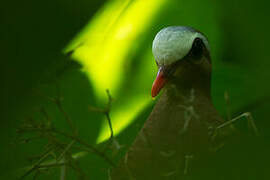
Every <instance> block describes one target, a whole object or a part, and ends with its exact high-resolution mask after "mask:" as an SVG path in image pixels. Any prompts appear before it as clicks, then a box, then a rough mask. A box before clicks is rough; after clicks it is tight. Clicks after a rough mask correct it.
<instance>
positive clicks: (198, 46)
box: [191, 38, 204, 59]
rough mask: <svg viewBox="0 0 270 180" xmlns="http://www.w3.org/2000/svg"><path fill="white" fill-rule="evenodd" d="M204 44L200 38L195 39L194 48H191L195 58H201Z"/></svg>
mask: <svg viewBox="0 0 270 180" xmlns="http://www.w3.org/2000/svg"><path fill="white" fill-rule="evenodd" d="M203 48H204V44H203V41H202V40H201V39H200V38H196V39H195V40H194V41H193V44H192V48H191V55H192V57H193V58H194V59H200V58H201V57H202V54H203Z"/></svg>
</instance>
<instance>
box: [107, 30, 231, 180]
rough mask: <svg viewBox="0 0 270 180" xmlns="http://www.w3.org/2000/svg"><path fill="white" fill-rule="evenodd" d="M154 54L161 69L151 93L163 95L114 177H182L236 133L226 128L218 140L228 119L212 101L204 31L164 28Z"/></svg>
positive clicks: (208, 59)
mask: <svg viewBox="0 0 270 180" xmlns="http://www.w3.org/2000/svg"><path fill="white" fill-rule="evenodd" d="M152 53H153V56H154V59H155V62H156V64H157V68H158V72H157V76H156V78H155V80H154V82H153V85H152V90H151V96H152V97H153V98H155V97H157V96H159V94H160V96H159V99H158V101H157V103H156V104H155V106H154V108H153V110H152V112H151V113H150V115H149V117H148V119H147V120H146V122H145V124H144V125H143V127H142V129H141V130H140V132H139V133H138V135H137V137H136V138H135V140H134V142H133V144H132V145H131V147H130V148H129V150H128V151H127V152H126V154H125V156H124V157H123V159H121V160H120V161H119V163H118V166H117V167H116V168H114V169H112V171H111V177H112V179H119V180H122V179H123V180H124V179H138V180H144V179H181V178H183V177H184V176H185V175H186V174H188V173H189V172H192V171H195V172H196V167H199V165H198V164H201V165H202V164H204V160H205V157H207V156H208V155H209V154H211V152H212V150H213V149H214V148H213V147H214V146H218V144H222V143H223V139H226V138H225V137H227V136H228V135H229V134H231V131H232V130H231V129H230V128H224V129H221V130H220V132H218V135H217V136H215V138H213V136H214V135H213V134H215V133H213V132H215V129H216V127H218V126H220V125H221V124H223V123H224V122H225V120H224V119H223V118H222V117H221V116H220V115H219V113H218V111H217V110H216V109H215V107H214V105H213V103H212V99H211V71H212V62H211V55H210V45H209V42H208V39H207V37H206V36H205V35H204V34H203V33H202V32H200V31H198V30H196V29H194V28H191V27H187V26H169V27H165V28H163V29H161V30H160V31H159V32H158V33H157V34H156V36H155V38H154V40H153V45H152ZM161 91H162V92H161ZM211 149H212V150H211ZM191 159H192V160H191ZM203 159H204V160H203ZM189 161H192V162H194V163H192V164H194V166H193V167H189V164H190V163H189ZM196 164H197V166H196Z"/></svg>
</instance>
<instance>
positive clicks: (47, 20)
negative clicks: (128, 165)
mask: <svg viewBox="0 0 270 180" xmlns="http://www.w3.org/2000/svg"><path fill="white" fill-rule="evenodd" d="M269 5H270V3H269V2H268V1H263V0H261V1H256V2H252V1H243V0H237V1H233V0H228V1H213V0H207V1H198V0H190V1H181V0H171V1H165V0H155V1H154V0H145V1H144V0H127V1H124V0H110V1H100V0H91V1H85V0H79V1H72V0H65V1H63V0H58V1H50V0H49V1H44V2H40V1H33V0H27V1H15V2H12V1H5V2H3V4H2V5H1V7H0V19H1V29H0V40H1V44H0V47H1V59H2V60H1V63H0V68H1V70H0V77H1V88H0V99H1V113H0V114H1V117H0V119H1V120H2V121H1V127H2V129H1V131H0V142H1V144H2V145H1V148H0V153H1V161H0V169H1V174H0V179H16V178H17V177H20V176H22V175H23V174H24V173H25V170H26V169H27V168H29V167H31V165H33V163H32V162H33V161H31V162H29V161H28V158H30V157H33V156H35V155H41V154H42V153H44V152H46V149H45V148H44V146H46V144H48V143H49V141H48V138H46V137H45V138H44V137H43V138H41V139H37V140H36V139H35V140H33V141H31V142H32V143H23V144H21V143H18V141H17V140H18V139H16V137H17V136H18V134H17V133H16V129H17V128H18V127H21V125H22V124H24V125H25V123H26V122H25V121H23V120H24V119H29V118H30V119H31V118H32V119H33V121H34V122H35V123H38V122H39V121H40V120H42V119H44V113H42V112H44V110H45V111H46V112H47V114H48V117H50V118H51V123H52V124H53V125H54V127H55V128H56V129H57V130H61V131H63V132H66V133H69V134H70V133H72V130H71V129H70V128H69V126H68V123H67V122H66V119H65V113H66V114H67V115H68V117H69V118H70V119H71V120H72V122H73V123H74V127H76V129H77V132H78V135H76V137H77V138H80V139H82V140H83V141H84V142H87V144H88V145H91V146H93V147H95V148H98V149H99V148H101V149H102V147H104V146H106V144H107V143H109V144H110V143H112V142H114V143H116V144H114V145H115V146H118V145H119V146H121V147H122V148H121V151H120V152H118V154H117V156H116V157H115V159H117V158H119V157H121V154H123V153H124V151H125V150H126V149H127V147H128V145H130V143H132V140H133V139H134V137H135V136H136V133H137V131H138V130H139V129H140V127H141V126H142V124H143V123H144V121H145V120H146V118H147V116H148V115H149V113H150V111H151V109H152V106H153V101H152V100H151V98H150V89H151V85H152V80H153V78H154V76H155V73H156V70H155V64H154V59H153V57H152V54H151V45H152V40H153V38H154V36H155V34H156V33H157V32H158V31H159V30H160V29H161V28H163V27H165V26H169V25H185V26H192V27H195V28H197V29H199V30H200V31H202V32H203V33H204V34H206V35H207V37H208V38H209V41H210V45H211V50H212V59H213V81H212V95H213V101H214V104H215V106H216V108H217V109H218V110H219V112H220V113H221V114H222V115H224V117H225V114H226V108H225V107H226V106H229V108H230V110H231V111H232V114H233V116H236V115H238V114H240V113H242V112H246V111H250V112H251V113H252V114H253V117H254V119H255V123H256V124H257V127H258V129H259V132H260V137H259V138H252V137H251V138H250V139H245V140H243V141H242V143H241V144H235V147H234V148H228V149H226V151H228V152H231V156H230V157H228V156H227V154H225V155H224V157H222V156H221V157H218V159H215V161H216V162H217V163H218V165H219V166H217V167H213V169H212V170H211V176H212V178H213V179H217V178H219V179H269V177H270V175H269V173H268V171H269V170H270V167H269V165H268V161H269V160H270V156H269V153H268V152H269V150H270V144H269V141H268V137H269V136H270V133H269V131H268V128H267V127H269V125H270V123H269V120H268V119H269V118H268V117H269V114H268V111H269V108H270V103H269V99H270V98H269V95H270V91H269V90H270V84H269V83H268V81H269V80H268V79H269V78H270V73H269V70H268V68H269V53H268V49H269V48H270V45H269V44H268V42H269V39H270V35H269V33H268V32H269V30H270V24H269V22H268V15H269V12H268V7H269ZM74 37H75V38H74ZM72 39H73V40H72ZM63 50H64V52H65V54H64V53H63ZM74 60H75V61H76V62H75V61H74ZM106 89H110V90H111V93H112V97H113V98H114V99H113V101H112V105H111V112H110V114H111V120H112V126H113V129H114V131H115V133H116V134H118V133H119V134H118V136H116V137H115V139H114V140H115V141H111V139H109V141H108V142H104V143H102V144H98V145H97V144H96V142H101V141H102V140H104V139H106V138H109V135H110V130H109V128H108V122H107V119H106V118H105V116H104V114H103V113H98V112H95V111H90V110H89V106H91V107H97V108H104V107H105V106H106V103H107V99H106ZM224 92H227V93H228V96H229V100H230V101H229V102H230V103H229V105H226V103H225V100H224ZM48 97H49V99H50V98H55V97H61V98H62V100H61V102H62V107H63V109H64V110H65V113H63V111H62V112H61V110H60V111H59V107H58V108H57V104H56V103H53V102H52V101H50V100H49V99H48ZM26 124H28V125H29V122H27V123H26ZM30 124H31V123H30ZM32 125H33V124H32ZM237 125H238V128H239V129H241V130H242V131H244V132H245V128H246V126H245V122H244V121H240V122H239V123H237ZM42 127H43V126H42ZM25 136H26V137H25ZM21 138H29V135H24V136H21V134H20V135H19V139H20V140H21ZM59 138H60V141H61V142H64V143H66V144H65V146H64V148H62V149H61V148H60V151H57V152H56V154H57V155H58V156H60V155H61V152H63V151H64V150H65V147H68V145H69V143H72V139H65V138H63V137H59ZM19 142H21V141H19ZM74 143H75V142H74ZM76 146H77V144H74V146H73V144H72V148H70V153H71V157H74V156H76V155H77V154H78V153H81V152H83V151H80V150H76V148H75V147H76ZM74 148H75V149H74ZM110 153H112V152H110ZM221 153H222V152H221ZM79 155H80V154H79ZM37 157H38V156H37ZM37 159H38V158H36V159H34V160H37ZM209 161H211V160H209ZM221 162H222V163H221ZM76 163H78V164H77V166H78V167H79V168H80V169H82V171H83V172H85V173H86V176H87V177H91V178H93V179H108V168H109V165H108V164H107V163H106V161H104V160H102V158H100V156H98V155H97V154H96V153H85V154H83V155H82V156H80V157H79V159H78V161H76ZM218 167H220V168H218ZM60 171H61V168H59V167H58V168H54V171H52V172H50V171H48V173H45V175H43V176H40V178H41V179H59V178H60ZM67 171H68V174H67V177H68V178H67V179H76V178H77V176H76V172H78V171H73V170H72V168H70V167H68V169H67ZM202 171H204V170H202ZM205 172H207V170H205ZM220 175H222V177H220ZM29 177H30V179H31V178H32V177H31V176H29Z"/></svg>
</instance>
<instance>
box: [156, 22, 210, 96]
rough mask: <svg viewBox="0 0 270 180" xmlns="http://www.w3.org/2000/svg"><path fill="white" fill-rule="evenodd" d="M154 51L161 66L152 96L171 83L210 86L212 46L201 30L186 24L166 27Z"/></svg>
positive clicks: (157, 37) (159, 33)
mask: <svg viewBox="0 0 270 180" xmlns="http://www.w3.org/2000/svg"><path fill="white" fill-rule="evenodd" d="M152 52H153V55H154V58H155V61H156V64H157V66H158V73H157V77H156V79H155V81H154V83H153V86H152V91H151V95H152V97H155V96H157V95H158V93H159V92H160V90H161V89H162V88H163V87H164V86H165V85H166V84H167V83H171V84H174V85H176V86H182V87H188V88H202V89H207V90H209V89H210V79H211V58H210V47H209V44H208V40H207V38H206V37H205V36H204V35H203V34H202V33H201V32H199V31H197V30H195V29H193V28H190V27H185V26H170V27H166V28H164V29H162V30H161V31H159V32H158V33H157V35H156V37H155V39H154V41H153V46H152Z"/></svg>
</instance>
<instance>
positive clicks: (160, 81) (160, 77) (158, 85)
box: [151, 68, 167, 98]
mask: <svg viewBox="0 0 270 180" xmlns="http://www.w3.org/2000/svg"><path fill="white" fill-rule="evenodd" d="M166 82H167V79H166V77H165V76H164V72H163V71H162V69H161V68H160V69H159V70H158V73H157V77H156V79H155V81H154V83H153V85H152V90H151V95H152V97H153V98H154V97H156V96H157V95H158V93H159V91H160V90H161V89H162V88H163V87H164V85H165V84H166Z"/></svg>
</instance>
